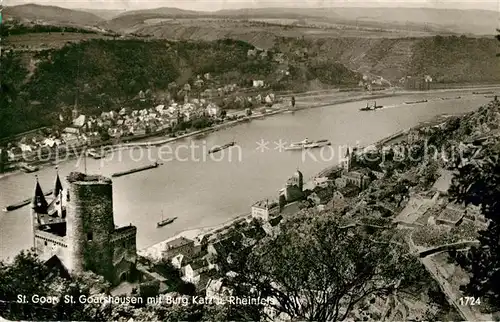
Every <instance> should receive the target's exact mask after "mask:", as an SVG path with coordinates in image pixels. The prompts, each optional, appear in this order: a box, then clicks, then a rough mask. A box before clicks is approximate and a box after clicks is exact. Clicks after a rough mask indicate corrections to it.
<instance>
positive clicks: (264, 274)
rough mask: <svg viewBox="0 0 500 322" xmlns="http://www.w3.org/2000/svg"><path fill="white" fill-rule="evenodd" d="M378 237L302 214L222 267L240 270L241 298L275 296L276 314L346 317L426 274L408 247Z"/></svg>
mask: <svg viewBox="0 0 500 322" xmlns="http://www.w3.org/2000/svg"><path fill="white" fill-rule="evenodd" d="M373 238H374V236H373V235H371V236H368V235H366V233H365V232H364V230H363V229H360V228H358V227H356V226H355V225H351V226H348V227H341V226H340V224H339V222H338V221H337V219H333V217H330V216H325V217H319V218H318V217H314V216H301V217H297V218H294V219H291V220H290V221H287V222H286V223H285V224H284V226H283V227H282V233H281V234H279V235H278V236H277V237H276V238H274V239H271V240H269V241H266V242H263V243H261V244H260V245H258V246H257V247H255V248H254V250H252V251H251V252H249V253H248V254H240V255H239V256H237V257H236V259H233V260H232V261H231V262H230V263H228V262H227V261H225V260H221V261H220V267H222V271H223V272H227V271H233V272H235V273H236V274H233V276H235V277H233V278H228V283H229V285H230V287H231V288H232V289H233V290H234V295H235V296H241V297H247V296H252V297H257V296H259V297H261V298H270V299H273V302H271V303H270V306H271V307H272V308H273V309H274V310H276V313H277V314H286V315H288V316H289V317H291V318H292V319H298V320H310V321H341V320H344V319H346V318H347V317H348V316H349V314H351V313H352V311H353V309H354V308H355V307H356V305H357V304H360V303H361V302H362V301H363V300H364V299H366V298H367V296H369V295H371V294H378V295H380V294H387V293H388V292H393V291H395V290H396V289H398V290H400V291H401V290H405V289H407V288H408V287H410V286H411V285H415V284H416V282H417V281H419V279H420V277H421V276H422V274H423V272H424V270H423V269H422V266H421V265H420V263H418V261H417V260H416V259H415V258H414V257H412V256H406V255H405V254H407V250H406V248H405V247H404V246H403V245H399V244H393V243H390V242H375V241H374V240H373ZM244 253H246V252H244ZM225 257H226V256H225V255H223V256H221V258H225ZM256 308H258V310H256ZM233 309H234V310H237V311H238V312H239V313H241V316H244V314H243V313H246V316H248V317H251V319H252V320H256V319H259V316H260V317H262V316H265V315H266V313H265V311H264V307H263V306H244V307H243V306H242V307H236V308H235V307H233ZM270 318H272V317H270Z"/></svg>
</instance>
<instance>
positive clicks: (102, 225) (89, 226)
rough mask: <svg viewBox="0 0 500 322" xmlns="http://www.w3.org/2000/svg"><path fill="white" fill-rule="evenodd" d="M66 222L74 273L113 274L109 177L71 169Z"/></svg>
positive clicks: (112, 229)
mask: <svg viewBox="0 0 500 322" xmlns="http://www.w3.org/2000/svg"><path fill="white" fill-rule="evenodd" d="M67 181H68V190H67V195H66V198H67V201H66V222H67V233H66V236H67V240H68V251H69V261H68V268H69V269H70V270H71V271H73V272H82V271H84V270H91V271H93V272H95V273H97V274H99V275H102V276H104V277H105V278H106V277H111V276H112V270H113V268H112V256H113V248H112V244H111V236H112V233H113V231H114V229H115V224H114V221H113V187H112V182H111V180H110V179H109V178H106V177H103V176H95V175H86V174H83V173H78V172H72V173H70V175H69V176H68V177H67Z"/></svg>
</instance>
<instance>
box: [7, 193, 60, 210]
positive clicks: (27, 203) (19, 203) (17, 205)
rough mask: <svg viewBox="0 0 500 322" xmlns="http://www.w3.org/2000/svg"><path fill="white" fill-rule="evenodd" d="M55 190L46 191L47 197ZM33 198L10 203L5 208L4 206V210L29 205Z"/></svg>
mask: <svg viewBox="0 0 500 322" xmlns="http://www.w3.org/2000/svg"><path fill="white" fill-rule="evenodd" d="M52 192H53V190H50V191H49V192H46V193H45V194H44V195H45V196H46V197H47V196H50V195H51V194H52ZM32 200H33V198H28V199H25V200H23V201H19V202H18V203H15V204H13V205H9V206H7V207H5V208H3V211H4V212H8V211H13V210H16V209H19V208H22V207H24V206H27V205H29V204H30V203H31V201H32Z"/></svg>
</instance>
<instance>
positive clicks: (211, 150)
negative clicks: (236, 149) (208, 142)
mask: <svg viewBox="0 0 500 322" xmlns="http://www.w3.org/2000/svg"><path fill="white" fill-rule="evenodd" d="M235 144H236V142H229V143H227V144H224V145H222V146H215V147H213V148H211V149H210V150H209V151H208V154H211V153H215V152H219V151H221V150H224V149H227V148H230V147H232V146H233V145H235Z"/></svg>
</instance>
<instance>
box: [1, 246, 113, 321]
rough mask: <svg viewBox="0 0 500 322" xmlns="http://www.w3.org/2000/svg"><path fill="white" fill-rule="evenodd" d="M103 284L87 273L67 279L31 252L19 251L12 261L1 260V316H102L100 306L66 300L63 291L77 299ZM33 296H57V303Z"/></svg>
mask: <svg viewBox="0 0 500 322" xmlns="http://www.w3.org/2000/svg"><path fill="white" fill-rule="evenodd" d="M96 286H99V287H98V289H100V288H101V289H102V288H106V284H105V283H104V281H103V280H102V279H100V278H99V277H97V276H96V275H94V274H91V273H88V274H86V275H84V276H77V277H75V278H72V279H66V278H63V277H61V276H60V274H58V272H57V270H53V269H50V268H49V267H47V266H45V265H44V264H43V263H42V262H41V261H40V260H39V259H38V258H37V256H36V255H34V254H33V253H32V252H21V253H20V254H18V255H17V256H16V257H15V258H14V261H13V263H12V264H6V263H3V262H1V263H0V302H1V303H2V305H4V307H3V308H2V310H1V311H2V317H3V318H7V319H10V320H19V319H22V320H32V321H33V320H102V319H104V314H102V312H100V311H99V306H94V305H92V304H86V303H81V302H80V301H77V300H76V301H75V302H74V303H66V302H65V301H64V300H63V299H64V296H65V295H69V296H73V298H74V299H78V298H79V296H81V295H83V296H86V297H88V296H89V295H90V291H91V289H92V288H93V287H94V289H95V287H96ZM18 295H22V296H25V297H26V298H25V299H26V303H19V302H18V301H17V300H18ZM33 296H38V297H50V298H56V299H57V302H56V303H45V304H42V303H34V302H33V301H32V299H33Z"/></svg>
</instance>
